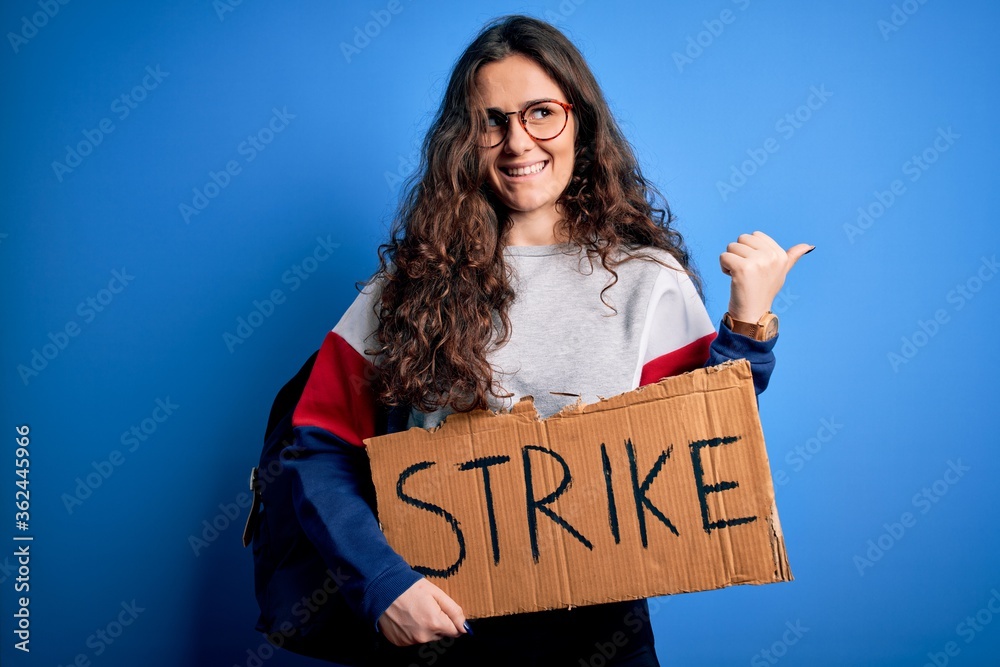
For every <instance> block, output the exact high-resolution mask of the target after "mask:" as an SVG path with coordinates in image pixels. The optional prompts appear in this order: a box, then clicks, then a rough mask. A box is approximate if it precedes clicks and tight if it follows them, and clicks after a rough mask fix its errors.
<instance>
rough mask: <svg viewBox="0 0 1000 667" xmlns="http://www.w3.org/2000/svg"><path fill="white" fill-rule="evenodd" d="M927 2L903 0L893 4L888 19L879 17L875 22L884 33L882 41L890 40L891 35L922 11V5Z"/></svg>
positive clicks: (922, 0)
mask: <svg viewBox="0 0 1000 667" xmlns="http://www.w3.org/2000/svg"><path fill="white" fill-rule="evenodd" d="M926 4H927V0H903V2H901V3H899V4H893V6H892V11H890V12H889V18H888V20H886V19H879V20H878V21H877V22H876V23H875V27H876V28H878V31H879V32H880V33H881V34H882V41H883V42H888V41H889V36H890V35H891V34H892V33H894V32H899V30H900V29H901V28H902V27H903V26H904V25H906V22H907V21H909V20H910V17H911V16H913V15H914V14H916V13H917V12H918V11H920V7H921V6H923V5H926Z"/></svg>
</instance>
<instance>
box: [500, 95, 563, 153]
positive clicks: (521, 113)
mask: <svg viewBox="0 0 1000 667" xmlns="http://www.w3.org/2000/svg"><path fill="white" fill-rule="evenodd" d="M545 103H552V104H558V105H559V106H561V107H562V108H563V110H564V111H565V112H566V120H565V122H564V123H563V126H562V128H560V130H559V131H558V132H556V134H555V136H551V137H549V138H548V139H539V138H538V137H536V136H535V135H533V134H532V133H531V132H530V131H529V130H528V121H527V120H525V118H524V114H525V112H527V110H528V109H530V108H531V107H533V106H535V105H537V104H545ZM572 109H573V105H572V104H569V103H567V102H560V101H559V100H534V101H533V102H530V103H529V104H526V105H524V108H522V109H520V110H519V111H500V110H499V109H491V110H490V111H496V112H499V113H501V114H503V115H504V116H513V115H514V114H517V118H518V120H519V121H521V127H523V128H524V133H525V134H527V135H528V136H529V137H531V138H532V139H533V140H534V141H552V140H553V139H555V138H556V137H558V136H559V135H560V134H562V133H563V131H564V130H565V129H566V126H567V125H569V112H570V111H571V110H572ZM509 132H510V120H507V124H506V125H504V132H503V137H501V139H500V141H498V142H496V143H495V144H493V145H492V146H483V148H496V147H497V146H499V145H500V144H502V143H503V142H504V141H506V140H507V134H508V133H509Z"/></svg>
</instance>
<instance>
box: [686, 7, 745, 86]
mask: <svg viewBox="0 0 1000 667" xmlns="http://www.w3.org/2000/svg"><path fill="white" fill-rule="evenodd" d="M732 2H733V4H734V5H736V8H737V9H739V10H740V11H741V12H742V11H745V10H746V8H747V7H749V6H750V0H732ZM738 17H739V14H737V13H735V12H734V11H733V10H732V9H729V8H728V7H727V8H726V9H723V10H722V11H721V12H719V16H718V18H713V19H707V20H705V21H702V22H701V25H702V26H703V27H704V30H699V31H698V32H697V33H695V34H694V35H688V37H687V44H686V46H685V47H684V52H683V53H681V52H680V51H674V52H673V53H672V54H671V57H672V58H673V59H674V65H676V67H677V72H678V73H681V74H683V73H684V68H685V67H687V66H688V65H693V64H694V61H695V60H697V59H698V58H701V56H702V54H703V53H705V50H706V49H708V48H709V47H711V46H712V45H713V44H715V40H717V39H718V38H719V37H721V36H722V33H723V32H725V30H726V26H727V25H732V24H733V23H735V22H736V19H737V18H738Z"/></svg>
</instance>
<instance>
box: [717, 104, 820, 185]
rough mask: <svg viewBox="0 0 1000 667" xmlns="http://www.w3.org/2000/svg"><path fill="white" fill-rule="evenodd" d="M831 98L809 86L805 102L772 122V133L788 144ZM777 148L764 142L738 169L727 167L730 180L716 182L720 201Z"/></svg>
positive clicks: (751, 150)
mask: <svg viewBox="0 0 1000 667" xmlns="http://www.w3.org/2000/svg"><path fill="white" fill-rule="evenodd" d="M831 97H833V93H832V92H830V91H829V90H827V89H826V84H820V85H819V87H817V86H811V87H810V88H809V95H808V96H806V100H805V102H803V103H802V104H800V105H799V106H797V107H796V108H794V109H792V110H791V111H789V112H788V113H786V114H785V115H783V116H782V117H780V118H778V120H777V121H775V123H774V131H775V132H777V133H778V134H779V135H780V136H781V138H782V139H783V140H784V141H788V140H789V139H791V138H792V137H793V136H795V133H796V132H798V131H799V130H801V129H802V127H803V126H804V125H805V124H806V123H808V122H809V120H810V119H811V118H812V117H813V115H814V114H815V113H816V112H817V111H819V110H820V109H822V108H823V106H824V105H826V103H827V101H828V100H829V99H830V98H831ZM780 148H781V143H780V142H779V141H778V139H776V138H775V137H768V138H767V139H765V140H764V141H763V144H762V145H761V146H760V147H759V148H748V149H747V150H746V154H747V157H748V159H746V160H744V161H743V162H741V163H740V164H739V166H737V165H735V164H733V165H730V166H729V172H730V173H729V178H728V179H726V180H725V181H716V182H715V189H716V190H717V191H718V192H719V196H720V197H722V201H727V200H728V199H729V196H730V195H732V194H734V193H736V192H737V191H738V190H739V189H740V188H742V187H743V186H744V185H746V184H747V180H748V179H750V178H751V177H753V175H754V174H756V173H757V171H758V170H759V169H760V168H761V167H763V166H764V165H765V164H766V163H767V161H768V160H769V159H770V158H771V156H772V155H774V154H775V153H777V152H778V150H779V149H780Z"/></svg>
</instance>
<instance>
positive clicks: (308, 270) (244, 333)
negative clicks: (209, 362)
mask: <svg viewBox="0 0 1000 667" xmlns="http://www.w3.org/2000/svg"><path fill="white" fill-rule="evenodd" d="M332 236H333V235H332V234H327V236H326V238H323V237H322V236H317V237H316V246H315V247H314V248H313V249H312V252H311V253H309V254H308V255H306V256H305V257H303V258H302V260H301V261H299V262H296V263H295V264H292V265H291V266H290V267H289V268H288V269H286V270H285V272H284V273H282V274H281V284H282V285H288V291H289V292H295V291H296V290H298V289H299V288H300V287H302V284H303V283H304V282H305V281H307V280H309V278H310V277H311V276H312V275H313V274H315V273H316V272H317V271H319V267H320V265H321V264H322V263H323V262H325V261H326V260H328V259H330V257H332V256H333V251H334V250H336V249H337V248H339V247H340V244H339V243H334V242H333V241H332V240H331V238H332ZM287 299H288V295H287V294H286V293H285V291H284V290H283V289H281V288H279V287H276V288H274V289H272V290H271V292H270V293H269V294H268V296H266V297H264V299H263V300H258V299H254V300H253V302H252V304H253V308H252V309H251V310H250V312H249V313H247V315H245V316H244V315H240V316H239V317H237V318H236V328H235V329H233V331H232V332H230V331H224V332H222V342H223V343H224V344H225V345H226V349H227V350H229V353H230V354H232V353H233V352H235V351H236V348H237V347H239V346H241V345H243V343H245V342H247V341H248V340H250V337H251V336H253V334H254V332H255V331H257V330H258V329H259V328H260V327H262V326H264V322H266V321H267V320H268V318H270V317H271V316H272V315H274V312H275V310H277V308H278V306H280V305H282V304H284V303H285V301H286V300H287Z"/></svg>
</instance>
